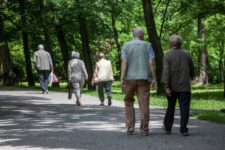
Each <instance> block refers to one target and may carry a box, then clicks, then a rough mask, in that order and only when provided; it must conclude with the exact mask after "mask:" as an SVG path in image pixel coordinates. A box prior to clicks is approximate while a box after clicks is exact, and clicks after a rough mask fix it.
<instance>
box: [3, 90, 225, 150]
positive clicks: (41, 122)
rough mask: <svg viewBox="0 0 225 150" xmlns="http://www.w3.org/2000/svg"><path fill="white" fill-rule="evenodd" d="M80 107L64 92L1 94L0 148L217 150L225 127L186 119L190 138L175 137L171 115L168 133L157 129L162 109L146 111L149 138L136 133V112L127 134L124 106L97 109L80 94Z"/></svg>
mask: <svg viewBox="0 0 225 150" xmlns="http://www.w3.org/2000/svg"><path fill="white" fill-rule="evenodd" d="M82 104H83V106H82V107H77V106H75V102H74V101H73V100H67V95H66V93H60V92H57V93H56V92H50V93H49V94H48V95H42V94H40V92H39V91H29V90H26V91H22V90H21V91H0V149H1V150H5V149H6V150H8V149H9V150H10V149H23V150H42V149H56V150H59V149H65V150H72V149H73V150H74V149H78V150H79V149H81V150H92V149H96V150H99V149H102V150H103V149H107V150H114V149H117V150H122V149H124V150H126V149H127V150H128V149H129V150H134V149H142V150H145V149H146V150H147V149H154V150H164V149H165V150H176V149H184V150H189V149H193V150H195V149H196V150H197V149H198V150H199V149H204V150H213V149H215V150H222V149H223V148H224V147H225V142H224V141H225V126H224V125H218V124H213V123H209V122H205V121H198V120H191V121H190V123H189V128H190V133H191V136H190V137H182V136H180V134H179V115H178V114H177V115H176V119H175V125H174V128H173V133H172V135H164V134H163V133H162V131H161V126H162V120H163V117H164V114H165V110H164V109H162V108H157V107H151V109H150V110H151V112H150V114H151V119H150V136H148V137H142V136H140V133H139V124H140V117H139V116H140V114H139V112H138V109H137V110H136V113H137V114H136V120H137V123H136V128H135V134H134V135H132V136H127V135H126V128H125V123H124V107H123V105H124V104H123V103H121V102H116V101H113V106H112V107H108V106H105V107H101V106H98V104H99V101H98V99H97V98H94V97H91V96H86V95H83V97H82Z"/></svg>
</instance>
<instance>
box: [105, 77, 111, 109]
mask: <svg viewBox="0 0 225 150" xmlns="http://www.w3.org/2000/svg"><path fill="white" fill-rule="evenodd" d="M111 89H112V81H106V82H105V91H106V95H107V98H108V105H109V106H111V104H112V91H111Z"/></svg>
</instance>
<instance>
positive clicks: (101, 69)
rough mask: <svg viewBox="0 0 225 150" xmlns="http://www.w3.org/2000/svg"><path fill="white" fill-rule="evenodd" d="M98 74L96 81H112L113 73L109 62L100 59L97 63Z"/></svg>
mask: <svg viewBox="0 0 225 150" xmlns="http://www.w3.org/2000/svg"><path fill="white" fill-rule="evenodd" d="M97 67H98V73H97V78H98V81H113V80H114V79H113V72H112V65H111V62H110V61H109V60H106V59H104V58H103V59H100V60H99V61H98V62H97Z"/></svg>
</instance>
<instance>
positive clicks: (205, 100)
mask: <svg viewBox="0 0 225 150" xmlns="http://www.w3.org/2000/svg"><path fill="white" fill-rule="evenodd" d="M35 85H36V86H35V87H34V88H35V89H39V88H40V87H39V84H38V83H36V84H35ZM22 86H23V87H26V86H27V85H26V83H23V84H22ZM66 87H67V83H66V82H62V83H60V88H56V87H50V88H49V90H53V91H64V92H66V91H67V88H66ZM83 93H84V94H87V95H91V96H95V97H97V96H98V94H97V91H96V90H88V89H87V88H84V90H83ZM112 96H113V99H115V100H119V101H123V98H124V94H123V93H122V90H121V88H120V83H119V82H118V81H116V82H114V83H113V87H112ZM135 102H136V103H137V101H135ZM150 105H153V106H161V107H166V106H167V100H166V97H165V96H157V95H156V90H155V89H152V90H151V97H150ZM177 107H178V105H177ZM221 109H225V98H224V97H223V85H222V84H210V85H207V86H194V85H193V86H192V100H191V115H192V116H193V117H195V118H197V119H201V120H208V121H212V122H216V123H223V124H225V113H222V112H219V111H220V110H221Z"/></svg>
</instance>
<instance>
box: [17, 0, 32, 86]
mask: <svg viewBox="0 0 225 150" xmlns="http://www.w3.org/2000/svg"><path fill="white" fill-rule="evenodd" d="M19 7H20V15H21V22H22V26H23V27H26V26H27V20H26V13H25V0H19ZM22 37H23V49H24V56H25V64H26V73H27V81H28V85H29V86H34V84H35V83H34V77H33V73H32V65H31V59H30V50H29V44H28V33H27V31H25V30H22Z"/></svg>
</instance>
